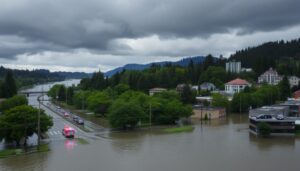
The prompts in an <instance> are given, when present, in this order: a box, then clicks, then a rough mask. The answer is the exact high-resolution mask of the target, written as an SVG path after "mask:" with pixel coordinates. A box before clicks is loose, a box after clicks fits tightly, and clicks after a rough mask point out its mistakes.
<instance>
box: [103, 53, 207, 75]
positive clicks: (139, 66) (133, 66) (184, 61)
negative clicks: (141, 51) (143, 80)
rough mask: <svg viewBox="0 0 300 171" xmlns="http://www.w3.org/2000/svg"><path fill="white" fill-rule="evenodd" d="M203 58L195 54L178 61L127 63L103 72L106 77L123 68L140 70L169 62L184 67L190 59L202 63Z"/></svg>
mask: <svg viewBox="0 0 300 171" xmlns="http://www.w3.org/2000/svg"><path fill="white" fill-rule="evenodd" d="M204 59H205V57H204V56H195V57H187V58H184V59H181V60H179V61H175V62H170V61H163V62H153V63H149V64H127V65H124V66H122V67H118V68H115V69H113V70H110V71H108V72H106V73H104V75H105V76H107V77H111V76H113V75H114V74H116V73H118V72H122V71H123V70H124V69H125V70H139V71H140V70H144V69H147V68H150V66H151V65H153V64H155V65H161V66H164V65H166V64H169V63H171V64H173V65H177V66H182V67H185V66H187V65H188V64H189V62H190V61H191V60H192V61H193V62H194V63H195V64H196V63H202V62H203V61H204Z"/></svg>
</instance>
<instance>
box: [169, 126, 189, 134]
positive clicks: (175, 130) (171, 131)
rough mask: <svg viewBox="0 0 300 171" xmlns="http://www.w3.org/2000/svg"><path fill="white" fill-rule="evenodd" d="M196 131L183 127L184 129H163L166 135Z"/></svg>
mask: <svg viewBox="0 0 300 171" xmlns="http://www.w3.org/2000/svg"><path fill="white" fill-rule="evenodd" d="M193 130H194V127H193V126H190V125H189V126H182V127H174V128H165V129H163V132H164V133H179V132H191V131H193Z"/></svg>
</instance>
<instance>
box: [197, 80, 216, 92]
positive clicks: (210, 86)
mask: <svg viewBox="0 0 300 171" xmlns="http://www.w3.org/2000/svg"><path fill="white" fill-rule="evenodd" d="M200 90H206V91H214V90H216V86H215V85H214V84H213V83H208V82H205V83H202V84H201V85H200Z"/></svg>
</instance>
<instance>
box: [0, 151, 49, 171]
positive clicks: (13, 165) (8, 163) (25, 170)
mask: <svg viewBox="0 0 300 171" xmlns="http://www.w3.org/2000/svg"><path fill="white" fill-rule="evenodd" d="M49 155H50V153H34V154H27V155H21V156H16V157H9V158H6V159H0V170H1V171H12V170H22V171H32V170H44V168H46V167H47V160H48V156H49ZM24 161H26V164H24Z"/></svg>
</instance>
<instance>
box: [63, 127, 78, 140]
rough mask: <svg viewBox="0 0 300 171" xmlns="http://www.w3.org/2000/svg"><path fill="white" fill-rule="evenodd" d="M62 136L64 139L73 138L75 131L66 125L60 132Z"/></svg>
mask: <svg viewBox="0 0 300 171" xmlns="http://www.w3.org/2000/svg"><path fill="white" fill-rule="evenodd" d="M62 134H63V136H65V137H66V138H74V136H75V129H74V128H72V127H70V126H67V125H66V126H65V127H64V129H63V130H62Z"/></svg>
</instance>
